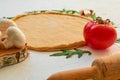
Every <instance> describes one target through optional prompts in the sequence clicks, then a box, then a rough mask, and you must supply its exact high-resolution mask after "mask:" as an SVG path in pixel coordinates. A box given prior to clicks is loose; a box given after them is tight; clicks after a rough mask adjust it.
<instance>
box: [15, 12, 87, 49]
mask: <svg viewBox="0 0 120 80" xmlns="http://www.w3.org/2000/svg"><path fill="white" fill-rule="evenodd" d="M13 20H14V21H15V22H16V24H17V25H18V27H19V28H20V29H21V30H22V31H23V32H24V33H25V35H26V38H27V43H28V48H29V49H32V50H37V51H56V50H63V49H73V48H78V47H82V46H84V45H86V44H85V42H84V38H83V28H84V26H85V24H86V23H87V22H88V21H89V19H88V18H85V17H82V16H77V15H69V14H62V13H50V12H48V13H36V14H23V15H18V16H17V17H15V18H13Z"/></svg>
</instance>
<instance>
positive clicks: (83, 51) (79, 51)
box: [75, 49, 91, 58]
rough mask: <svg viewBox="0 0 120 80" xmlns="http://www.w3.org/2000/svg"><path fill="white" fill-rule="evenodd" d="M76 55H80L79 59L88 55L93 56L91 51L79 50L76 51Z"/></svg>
mask: <svg viewBox="0 0 120 80" xmlns="http://www.w3.org/2000/svg"><path fill="white" fill-rule="evenodd" d="M75 51H76V54H78V58H80V57H81V56H82V55H83V54H85V53H87V54H89V55H91V52H90V51H86V50H79V49H75Z"/></svg>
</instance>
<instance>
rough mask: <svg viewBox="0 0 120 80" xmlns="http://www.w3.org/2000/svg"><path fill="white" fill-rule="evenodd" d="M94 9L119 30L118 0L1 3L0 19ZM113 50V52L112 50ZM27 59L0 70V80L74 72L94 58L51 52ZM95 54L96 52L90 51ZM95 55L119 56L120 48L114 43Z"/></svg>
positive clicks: (26, 79)
mask: <svg viewBox="0 0 120 80" xmlns="http://www.w3.org/2000/svg"><path fill="white" fill-rule="evenodd" d="M63 8H65V9H75V10H80V9H86V8H87V9H93V10H94V11H95V12H96V14H97V15H99V16H102V17H103V18H109V19H111V20H112V21H114V23H115V24H116V26H117V27H120V9H119V8H120V0H0V17H3V16H16V15H17V14H21V13H23V12H26V11H32V10H41V9H47V10H53V9H63ZM117 31H118V37H120V28H117ZM113 47H114V48H116V50H112V48H113ZM29 52H30V55H29V57H28V58H27V59H26V60H25V61H23V62H22V63H19V64H16V65H12V66H9V67H5V68H2V69H0V80H46V79H47V78H48V76H50V75H51V74H53V73H55V72H58V71H63V70H68V69H73V68H83V67H88V66H90V65H91V63H92V61H93V60H94V59H95V58H96V57H95V56H93V55H91V56H88V55H84V56H83V57H81V58H80V59H79V58H77V56H73V57H72V58H70V59H66V58H65V57H50V56H49V55H50V54H52V53H53V52H51V53H43V52H35V51H29ZM92 52H93V53H96V50H92ZM97 53H103V54H105V53H110V54H111V53H120V45H119V44H114V45H113V46H111V47H110V48H109V49H107V50H101V51H97Z"/></svg>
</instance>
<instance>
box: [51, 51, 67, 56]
mask: <svg viewBox="0 0 120 80" xmlns="http://www.w3.org/2000/svg"><path fill="white" fill-rule="evenodd" d="M64 55H66V54H65V53H63V52H60V53H54V54H52V55H50V56H64Z"/></svg>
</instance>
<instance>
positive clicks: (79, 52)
mask: <svg viewBox="0 0 120 80" xmlns="http://www.w3.org/2000/svg"><path fill="white" fill-rule="evenodd" d="M83 54H88V55H91V52H90V51H87V50H80V49H76V48H75V49H74V50H62V51H61V52H58V53H54V54H52V55H50V56H66V58H70V57H72V56H73V55H78V58H80V57H82V55H83Z"/></svg>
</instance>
